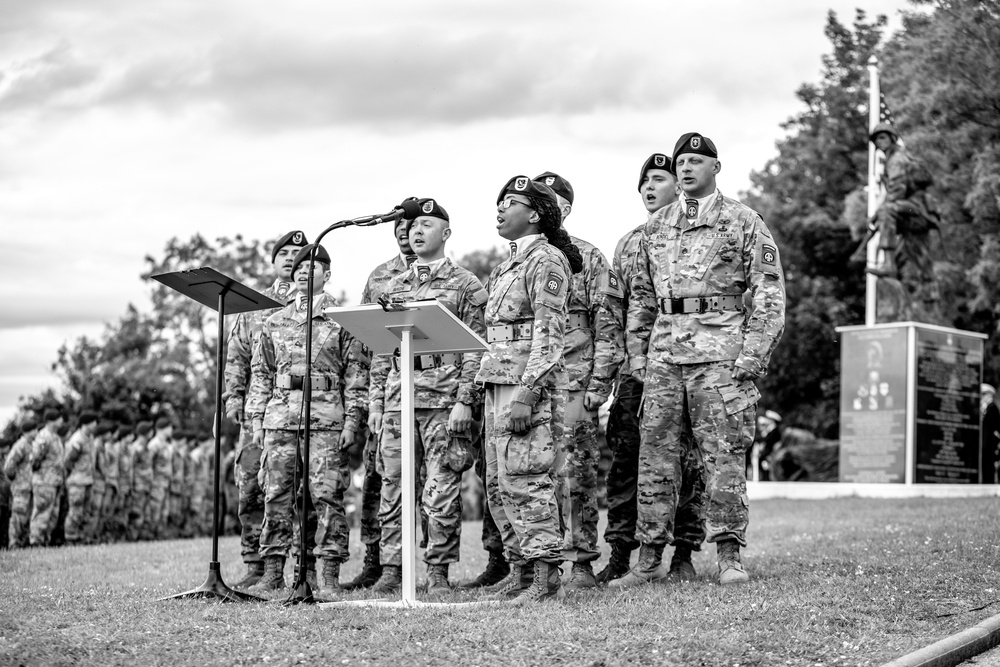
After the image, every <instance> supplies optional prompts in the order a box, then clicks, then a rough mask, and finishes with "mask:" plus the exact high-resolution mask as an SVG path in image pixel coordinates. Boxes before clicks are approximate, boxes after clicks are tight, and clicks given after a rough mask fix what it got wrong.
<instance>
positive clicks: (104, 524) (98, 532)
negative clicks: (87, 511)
mask: <svg viewBox="0 0 1000 667" xmlns="http://www.w3.org/2000/svg"><path fill="white" fill-rule="evenodd" d="M117 504H118V486H117V485H116V484H107V483H105V484H104V493H103V494H102V495H101V497H100V498H97V497H96V495H95V497H94V516H95V517H96V519H97V520H96V522H95V524H94V528H93V531H94V532H93V534H94V537H100V536H102V535H104V533H106V532H108V531H110V530H112V528H113V524H114V520H115V508H116V506H117Z"/></svg>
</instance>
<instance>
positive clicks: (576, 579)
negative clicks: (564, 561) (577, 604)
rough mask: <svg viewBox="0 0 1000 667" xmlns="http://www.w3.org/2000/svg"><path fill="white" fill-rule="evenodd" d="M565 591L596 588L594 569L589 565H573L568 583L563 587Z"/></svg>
mask: <svg viewBox="0 0 1000 667" xmlns="http://www.w3.org/2000/svg"><path fill="white" fill-rule="evenodd" d="M565 588H566V590H567V591H582V590H585V589H587V588H597V578H596V577H595V576H594V567H593V566H592V565H591V564H590V563H573V569H572V570H570V575H569V581H567V582H566V586H565Z"/></svg>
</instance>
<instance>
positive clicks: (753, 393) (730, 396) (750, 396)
mask: <svg viewBox="0 0 1000 667" xmlns="http://www.w3.org/2000/svg"><path fill="white" fill-rule="evenodd" d="M719 391H720V392H721V393H722V402H723V404H725V406H726V414H727V415H728V416H730V417H731V416H733V415H737V414H739V413H741V412H743V411H744V410H746V409H747V408H749V407H752V406H754V405H756V404H757V401H758V400H759V399H760V391H758V390H757V385H755V384H754V383H753V382H752V381H751V380H745V381H743V382H741V383H739V384H736V385H733V384H730V385H727V386H725V387H721V388H720V389H719Z"/></svg>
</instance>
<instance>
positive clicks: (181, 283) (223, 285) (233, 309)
mask: <svg viewBox="0 0 1000 667" xmlns="http://www.w3.org/2000/svg"><path fill="white" fill-rule="evenodd" d="M150 277H151V278H152V279H153V280H156V281H157V282H160V283H163V284H164V285H166V286H167V287H169V288H170V289H173V290H176V291H178V292H180V293H181V294H183V295H184V296H186V297H188V298H190V299H194V300H195V301H197V302H198V303H200V304H201V305H203V306H207V307H209V308H211V309H212V310H216V311H217V310H219V295H220V294H223V293H224V294H225V297H224V308H225V311H226V315H236V314H238V313H248V312H250V311H253V310H263V309H265V308H281V307H282V306H283V305H284V304H283V303H279V302H277V301H275V300H274V299H272V298H271V297H268V296H265V295H263V294H261V293H260V292H258V291H257V290H255V289H252V288H250V287H247V286H246V285H244V284H243V283H241V282H240V281H238V280H236V279H235V278H230V277H229V276H227V275H226V274H224V273H219V272H218V271H216V270H215V269H213V268H211V267H208V266H203V267H201V268H200V269H190V270H187V271H174V272H173V273H160V274H157V275H155V276H150Z"/></svg>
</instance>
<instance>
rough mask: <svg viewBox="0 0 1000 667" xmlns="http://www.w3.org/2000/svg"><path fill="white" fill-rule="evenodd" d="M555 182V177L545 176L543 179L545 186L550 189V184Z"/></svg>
mask: <svg viewBox="0 0 1000 667" xmlns="http://www.w3.org/2000/svg"><path fill="white" fill-rule="evenodd" d="M555 182H556V177H555V176H546V177H545V185H547V186H549V187H550V188H551V187H552V184H553V183H555Z"/></svg>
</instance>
